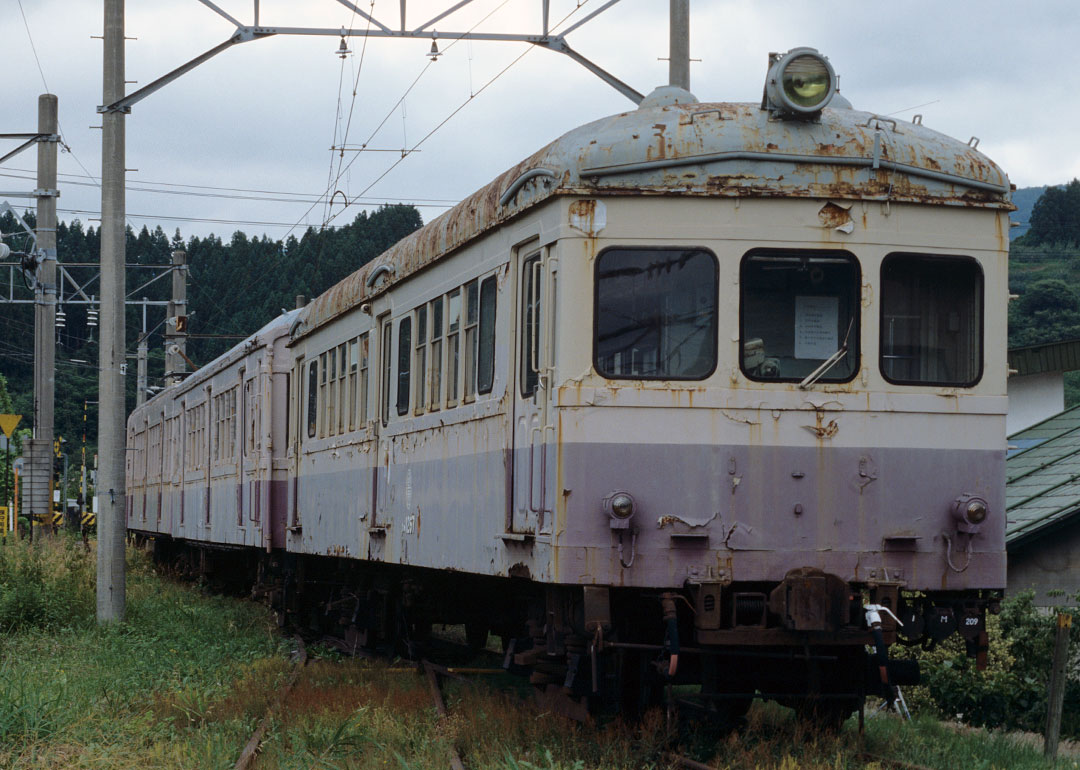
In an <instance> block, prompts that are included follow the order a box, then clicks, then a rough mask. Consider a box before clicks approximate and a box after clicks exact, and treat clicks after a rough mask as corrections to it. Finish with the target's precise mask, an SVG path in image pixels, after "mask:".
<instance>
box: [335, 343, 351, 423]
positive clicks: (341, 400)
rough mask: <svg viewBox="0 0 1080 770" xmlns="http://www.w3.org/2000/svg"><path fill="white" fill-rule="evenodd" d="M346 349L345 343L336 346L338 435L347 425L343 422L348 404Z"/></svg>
mask: <svg viewBox="0 0 1080 770" xmlns="http://www.w3.org/2000/svg"><path fill="white" fill-rule="evenodd" d="M345 353H346V347H345V343H344V342H343V343H341V344H340V345H338V349H337V360H338V385H337V428H336V429H335V431H334V432H335V433H337V434H338V435H340V434H342V433H344V432H345V429H346V427H347V426H348V423H347V422H346V421H345V410H346V404H347V402H348V388H347V387H346V380H345V378H346V377H347V376H348V366H347V363H348V362H347V360H346V358H345Z"/></svg>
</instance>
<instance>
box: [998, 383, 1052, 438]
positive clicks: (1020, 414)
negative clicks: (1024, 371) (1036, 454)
mask: <svg viewBox="0 0 1080 770" xmlns="http://www.w3.org/2000/svg"><path fill="white" fill-rule="evenodd" d="M1064 409H1065V376H1064V375H1063V374H1062V373H1061V372H1044V373H1042V374H1028V375H1025V376H1023V377H1015V376H1014V377H1010V378H1009V414H1008V416H1007V417H1006V418H1005V435H1007V436H1011V435H1012V434H1014V433H1019V432H1020V431H1022V430H1024V429H1025V428H1030V427H1031V426H1032V425H1034V424H1035V423H1037V422H1042V421H1043V420H1045V419H1046V418H1048V417H1053V416H1054V415H1055V414H1057V413H1058V412H1061V411H1063V410H1064Z"/></svg>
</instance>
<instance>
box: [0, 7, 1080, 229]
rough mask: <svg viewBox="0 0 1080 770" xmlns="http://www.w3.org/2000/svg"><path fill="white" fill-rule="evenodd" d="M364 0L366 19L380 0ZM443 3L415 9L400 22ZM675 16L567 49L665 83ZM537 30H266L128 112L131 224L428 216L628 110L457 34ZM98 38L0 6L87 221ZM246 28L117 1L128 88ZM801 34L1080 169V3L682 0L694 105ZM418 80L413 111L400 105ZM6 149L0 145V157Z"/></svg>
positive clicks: (870, 79)
mask: <svg viewBox="0 0 1080 770" xmlns="http://www.w3.org/2000/svg"><path fill="white" fill-rule="evenodd" d="M357 2H358V4H359V5H360V6H361V7H362V8H364V9H365V10H367V9H369V7H370V3H371V0H357ZM454 4H455V0H437V1H435V0H432V1H421V0H408V8H407V23H408V26H409V27H410V28H413V27H417V26H420V24H422V23H423V22H425V21H427V20H428V19H429V18H431V17H433V16H435V15H437V14H438V13H440V12H442V11H443V10H446V9H447V8H449V7H451V6H452V5H454ZM602 4H603V0H583V1H582V2H581V4H580V7H578V1H577V0H551V19H552V24H553V25H554V24H555V22H556V21H558V20H560V19H563V18H564V17H568V18H567V20H566V22H565V23H564V24H563V26H562V28H563V29H565V28H566V27H568V26H569V25H571V24H573V23H575V21H577V20H579V19H581V18H583V17H584V16H586V15H587V14H589V13H591V12H592V11H594V10H596V9H597V8H599V7H601V6H602ZM217 5H218V6H219V7H221V8H222V9H224V10H225V11H226V12H228V13H229V14H230V15H232V16H233V17H234V18H237V19H238V20H239V21H240V22H242V23H243V24H250V23H252V21H253V2H252V0H217ZM373 15H374V16H375V18H377V19H378V20H379V21H380V22H382V23H384V24H386V25H387V26H389V27H391V28H395V29H396V28H397V27H398V26H399V1H398V0H376V2H375V3H374V10H373ZM667 16H668V2H667V0H622V2H620V3H619V4H617V5H615V6H614V7H612V8H611V9H609V10H608V11H606V12H605V13H603V14H601V15H600V16H598V17H596V18H595V19H593V20H592V21H590V22H589V23H588V24H586V25H585V26H583V27H581V28H580V29H578V30H576V31H574V32H573V33H571V34H570V36H569V37H568V41H569V42H570V43H571V44H572V45H573V46H574V47H575V49H577V50H578V51H580V52H581V53H582V54H583V55H585V56H587V57H589V58H590V59H592V60H593V61H595V62H596V63H598V64H599V65H601V66H602V67H604V68H605V69H607V70H608V71H610V72H612V73H613V74H615V75H616V76H618V77H619V78H621V79H623V80H624V81H626V82H627V83H629V84H630V85H632V86H633V87H635V88H636V89H637V90H639V91H641V92H643V93H647V92H648V91H650V90H651V89H652V88H653V87H655V86H657V85H660V84H663V83H666V82H667V62H666V61H661V60H660V59H661V58H662V57H665V56H666V55H667V45H668V38H667V34H668V33H667V29H668V25H667ZM485 17H487V18H486V19H485ZM260 22H261V24H263V25H266V26H269V25H277V26H315V27H330V28H335V29H336V28H340V27H346V28H349V27H351V28H354V29H364V28H365V26H366V22H365V20H364V19H363V18H361V17H359V16H357V15H354V14H353V12H352V11H350V10H348V9H347V8H345V7H344V6H343V5H342V4H340V3H339V2H337V0H305V1H304V2H287V1H285V0H262V2H261V18H260ZM540 24H541V2H540V0H505V1H504V0H473V2H472V3H471V4H469V5H467V6H465V7H464V8H462V9H460V10H459V11H457V12H455V13H454V14H452V15H451V16H449V17H447V18H446V19H443V20H442V21H440V22H439V23H438V24H437V25H436V29H437V30H438V31H439V33H440V39H439V45H440V48H441V49H442V50H444V51H446V53H445V54H444V55H443V56H441V57H440V58H439V60H438V61H436V62H434V63H429V61H428V59H427V57H426V56H425V54H426V53H427V51H428V49H429V48H430V40H376V39H372V40H370V41H369V42H368V44H367V46H366V50H365V47H364V42H363V40H362V39H361V38H355V37H354V38H350V41H349V46H350V48H351V50H352V53H351V54H350V55H349V56H347V57H346V58H345V59H344V60H342V59H340V58H339V57H337V56H336V55H335V51H336V49H337V47H338V43H339V40H338V38H336V37H298V36H277V37H273V38H268V39H262V40H257V41H253V42H249V43H244V44H242V45H238V46H235V47H233V48H232V49H230V50H228V51H226V52H225V53H223V54H221V55H219V56H218V57H217V58H214V59H212V60H210V61H209V62H207V63H205V64H203V65H202V66H200V67H199V68H198V69H196V70H195V71H193V72H191V73H189V74H187V75H185V76H184V77H182V78H181V79H179V80H177V81H176V82H174V83H172V84H171V85H169V86H167V87H165V88H164V89H163V90H161V91H159V92H158V93H156V94H153V95H152V96H150V97H148V98H147V99H146V100H145V101H143V102H140V103H139V104H137V105H135V107H134V108H133V111H132V113H131V115H130V116H129V117H128V119H127V152H128V155H127V166H128V168H129V169H132V170H131V171H130V172H129V174H128V187H129V192H128V198H127V211H128V215H129V223H130V224H131V225H133V226H135V227H141V226H143V225H144V224H146V225H150V226H151V227H153V226H154V225H157V224H160V225H161V226H162V227H163V228H164V229H165V231H166V232H167V233H169V234H170V235H171V234H172V233H173V231H174V230H175V229H176V228H177V227H179V228H180V231H181V234H182V235H183V236H184V237H185V238H186V237H187V236H190V235H200V236H201V235H206V234H208V233H211V232H213V233H216V234H217V235H219V236H222V237H223V238H225V239H228V238H229V237H230V236H231V234H232V232H233V231H235V230H238V229H239V230H243V231H245V232H247V233H248V234H249V235H252V234H262V233H266V234H267V235H269V236H270V237H272V238H280V237H283V236H284V235H286V234H287V233H289V232H290V231H291V232H293V233H294V234H297V235H299V234H300V232H302V229H303V227H305V226H307V225H315V226H319V225H321V224H322V223H323V222H324V220H326V219H327V218H328V212H327V210H326V206H325V205H324V204H321V203H316V201H317V199H318V198H319V196H320V195H323V194H324V192H325V191H326V189H327V188H328V186H330V187H331V188H332V189H338V190H341V191H342V192H343V193H344V194H345V196H346V197H347V198H348V199H349V200H350V201H351V200H354V199H356V200H360V201H367V202H376V203H377V202H379V201H392V202H397V201H404V202H410V203H415V204H416V205H418V206H419V207H420V211H421V213H422V215H423V217H424V219H425V221H428V220H430V219H432V218H434V217H435V216H437V215H438V214H439V213H441V212H442V211H444V210H445V209H446V207H447V206H448V205H449V204H450V203H452V202H454V201H457V200H459V199H460V198H462V197H464V196H465V195H468V194H469V193H471V192H472V191H473V190H475V189H477V188H479V187H481V186H483V185H484V184H486V183H487V182H488V181H490V180H491V179H492V178H493V177H494V176H495V175H497V174H499V173H501V172H502V171H504V170H505V169H506V168H508V167H509V166H511V165H513V164H515V163H516V162H518V161H519V160H520V159H522V158H523V157H525V156H527V155H529V154H531V153H532V152H534V151H535V150H537V149H538V148H540V147H541V146H543V145H544V144H546V143H547V142H549V141H551V140H552V139H555V138H556V137H558V136H559V135H561V134H562V133H564V132H566V131H568V130H569V129H571V128H573V127H575V126H577V125H580V124H582V123H585V122H587V121H591V120H594V119H596V118H599V117H603V116H605V115H609V114H611V113H615V112H620V111H623V110H626V109H630V108H632V106H633V105H632V104H631V103H630V102H629V101H628V100H627V99H626V98H625V97H623V96H621V95H620V94H619V93H618V92H616V91H615V90H614V89H612V88H611V87H610V86H608V85H606V84H605V83H603V82H602V81H601V80H600V79H598V78H597V77H595V76H594V75H592V74H591V73H589V72H588V71H586V70H585V69H584V68H582V67H581V66H579V65H577V64H575V63H574V62H572V61H571V60H569V59H568V58H566V57H564V56H560V55H558V54H555V53H552V52H549V51H545V50H540V49H532V50H530V52H529V53H528V54H527V55H525V56H524V57H523V58H521V59H520V60H519V61H517V62H516V63H513V64H512V66H509V69H506V71H505V72H502V71H503V70H504V69H505V68H507V67H508V65H511V63H512V62H514V60H515V59H517V58H518V57H519V56H520V55H521V54H522V52H523V51H526V50H529V49H530V46H528V45H527V44H524V43H489V42H473V43H469V42H464V41H462V42H460V43H458V44H456V45H453V46H452V47H450V43H451V42H452V41H451V40H449V39H448V38H447V37H446V36H448V35H450V34H452V33H454V32H464V31H467V30H473V29H475V31H477V32H520V33H537V32H539V30H540ZM101 28H102V3H101V2H95V1H91V0H2V2H0V64H2V67H3V72H4V79H3V86H2V87H0V93H2V94H3V100H2V104H3V106H4V111H3V112H2V113H0V133H14V132H26V131H33V130H35V129H36V123H37V117H36V112H37V96H38V94H40V93H43V92H44V91H45V90H46V83H47V89H48V91H50V92H51V93H54V94H57V95H58V96H59V102H60V123H61V130H62V134H63V138H64V141H65V142H66V143H67V145H68V146H69V147H70V149H71V152H70V153H64V154H62V155H61V156H60V161H59V168H60V173H61V178H60V189H61V198H60V205H59V207H60V212H61V213H60V217H61V219H64V220H67V221H70V220H72V219H74V218H79V219H81V220H82V221H83V222H84V223H92V224H94V225H95V226H97V222H96V221H92V220H93V219H94V218H95V217H96V216H97V213H96V212H97V211H98V210H99V208H100V192H99V190H98V188H96V187H95V186H93V183H92V181H91V180H88V179H86V178H85V175H86V174H87V172H89V174H91V175H92V176H93V177H95V178H98V177H99V176H100V169H101V161H100V148H101V132H100V130H95V129H94V128H91V126H100V124H101V121H100V118H99V116H98V115H97V114H96V106H97V105H98V104H100V103H101V58H102V56H101V54H102V52H101V41H100V40H98V39H92V37H91V36H92V35H100V34H101ZM233 29H234V26H233V25H232V24H230V23H229V22H228V21H226V20H225V19H223V18H221V17H220V16H219V15H217V14H216V13H214V12H213V11H212V10H211V9H209V8H207V7H206V6H205V5H203V4H202V3H200V2H198V0H128V3H127V35H128V36H129V37H131V38H135V39H133V40H130V41H129V43H128V47H127V78H128V79H129V80H133V81H137V83H136V84H132V85H130V86H129V89H135V88H138V87H139V85H142V84H146V83H148V82H150V81H151V80H154V79H155V78H157V77H159V76H161V75H163V74H164V73H166V72H167V71H169V70H171V69H172V68H174V67H176V66H178V65H179V64H181V63H183V62H185V61H187V60H188V59H191V58H193V57H194V56H196V55H198V54H200V53H202V52H203V51H205V50H206V49H208V48H210V47H212V46H214V45H216V44H218V43H220V42H221V41H223V40H225V39H226V38H228V37H229V36H230V35H231V34H232V32H233ZM31 40H32V41H33V42H32V44H31ZM799 45H809V46H813V47H816V48H818V49H819V50H820V51H821V52H822V53H824V54H826V55H827V56H828V57H829V58H830V61H831V62H832V63H833V66H834V67H835V69H836V71H837V73H838V74H839V75H840V86H841V91H842V93H844V95H845V96H847V98H848V99H850V100H851V102H852V103H853V105H854V106H855V108H856V109H861V110H868V111H872V112H877V113H879V114H892V115H895V116H896V117H897V118H900V119H904V120H908V119H910V118H911V117H912V115H914V114H916V113H920V114H922V115H923V123H924V124H925V125H927V126H929V127H930V128H933V129H936V130H938V131H941V132H943V133H946V134H949V135H951V136H953V137H956V138H958V139H960V140H962V141H967V140H968V138H969V137H971V136H977V137H979V139H980V141H981V143H980V144H979V149H980V150H981V151H983V152H984V153H986V154H987V155H988V156H989V157H990V158H992V159H993V160H994V161H996V162H997V163H999V164H1000V165H1001V166H1002V167H1003V168H1004V169H1005V170H1006V172H1007V173H1008V174H1009V176H1010V177H1011V179H1012V181H1013V182H1014V183H1015V184H1017V185H1018V186H1020V187H1026V186H1031V185H1044V184H1058V183H1062V182H1066V181H1068V180H1070V179H1072V178H1073V177H1077V176H1080V142H1078V141H1077V138H1076V136H1077V135H1076V132H1077V128H1076V127H1077V125H1080V100H1078V99H1077V98H1076V94H1075V92H1072V91H1069V90H1068V89H1069V88H1076V87H1077V86H1080V4H1077V3H1076V2H1075V0H1058V1H1035V2H1032V3H1029V4H1025V5H1021V4H1019V3H1016V2H1002V1H999V0H981V1H980V2H941V1H940V0H937V1H935V2H901V3H896V2H893V3H881V2H851V0H847V1H846V2H835V1H834V0H819V1H818V2H813V3H811V2H794V1H789V2H781V1H780V0H777V1H775V2H774V1H770V0H756V1H755V2H750V1H749V0H744V1H743V2H726V1H725V0H692V2H691V55H692V57H693V58H695V59H700V61H698V62H694V63H693V64H692V65H691V81H692V83H691V90H692V91H693V92H694V93H695V94H696V95H697V96H698V98H700V99H702V100H708V101H757V100H759V99H760V96H761V88H762V82H763V79H764V74H765V72H764V71H765V61H766V55H767V54H768V52H770V51H786V50H788V49H790V48H793V47H795V46H799ZM32 46H33V47H32ZM34 49H36V54H37V59H38V60H40V71H39V67H38V64H37V62H36V61H35V54H34ZM361 53H363V60H362V62H361ZM500 72H502V74H501V75H500V74H499V73H500ZM43 77H44V82H43ZM418 78H419V79H418ZM493 79H494V80H493ZM413 81H416V84H415V86H413V88H412V90H411V92H410V93H409V94H408V96H407V97H406V98H405V100H404V105H403V108H402V107H401V106H399V107H397V108H395V104H396V103H397V102H398V101H399V99H400V98H401V97H402V95H403V94H404V93H405V91H406V89H408V88H409V86H410V84H412V83H413ZM354 84H355V87H356V97H355V99H354V98H353V89H354ZM485 85H486V88H485ZM1062 89H1066V90H1062ZM471 94H476V96H475V97H473V98H471V99H470V95H471ZM455 110H459V111H457V112H456V114H453V117H450V118H449V120H447V121H446V122H445V124H443V125H442V126H441V127H440V128H438V129H437V130H435V131H434V133H432V134H431V136H430V138H427V139H426V140H425V141H423V142H422V143H421V144H420V145H419V147H418V149H419V151H418V152H415V153H413V154H411V155H409V157H407V158H405V159H404V160H402V158H401V150H402V149H403V148H406V149H412V148H413V147H414V146H416V145H417V143H418V142H420V141H421V140H422V139H424V137H425V136H426V135H428V134H429V132H431V131H432V130H433V129H435V128H436V127H437V126H438V125H439V124H440V123H442V122H443V121H444V120H446V119H447V118H448V117H449V116H451V114H452V113H454V112H455ZM384 119H385V122H383V121H384ZM380 123H382V128H381V129H379V130H376V129H377V127H378V126H379V125H380ZM347 124H348V133H347V142H348V144H349V145H354V146H355V145H360V144H364V143H366V144H367V146H368V147H370V148H373V149H377V150H389V151H390V152H365V153H359V154H358V153H354V152H347V153H346V154H345V157H344V160H343V162H342V164H341V165H342V167H343V168H342V170H341V171H340V172H339V171H338V170H337V163H338V160H337V156H336V155H333V154H332V153H331V152H330V147H331V145H332V144H334V143H335V137H337V139H336V141H337V142H339V143H340V142H341V138H342V136H343V134H344V132H345V131H346V125H347ZM14 146H15V144H14V143H13V142H11V141H7V140H0V154H4V153H5V152H7V151H8V150H9V149H14ZM332 162H333V165H332ZM34 163H35V158H34V153H32V152H29V151H28V152H24V153H23V154H21V155H19V156H16V157H15V158H13V159H11V160H9V161H7V162H6V163H4V164H3V165H2V166H0V175H2V176H0V191H18V190H30V189H32V188H33V182H32V179H31V178H29V176H30V175H29V174H28V172H32V169H33V168H34ZM395 163H396V164H397V165H396V166H395V165H394V164H395ZM350 164H351V165H350ZM345 166H348V167H347V169H346V168H344V167H345ZM391 166H393V168H392V169H391ZM84 168H85V170H84ZM388 169H391V170H389V173H386V174H385V176H383V177H382V178H381V180H380V179H379V177H380V176H381V175H383V174H384V172H386V171H387V170H388ZM20 177H25V178H20ZM335 180H336V181H335ZM376 180H378V181H376ZM88 182H89V183H90V184H87V183H88ZM77 183H81V184H77ZM213 188H220V189H213ZM151 190H152V191H151ZM251 191H258V192H251ZM361 196H362V197H361ZM251 198H263V199H265V198H288V199H289V200H288V201H284V202H283V201H279V200H252V199H251ZM4 199H5V198H4V196H2V195H0V200H4ZM8 200H10V201H11V202H12V203H13V204H17V205H25V203H23V202H21V201H20V200H18V199H14V198H9V199H8ZM340 200H341V197H340V196H338V197H337V201H338V202H337V203H335V206H334V207H333V209H331V211H330V212H329V215H330V216H333V219H332V222H333V224H335V225H339V224H344V223H346V222H348V221H350V220H351V219H352V217H353V216H355V214H356V212H357V211H359V209H358V208H350V210H349V211H347V212H345V213H342V206H341V205H340ZM75 212H78V213H75ZM215 220H216V221H215ZM291 228H292V229H291Z"/></svg>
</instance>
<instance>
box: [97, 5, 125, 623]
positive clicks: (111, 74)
mask: <svg viewBox="0 0 1080 770" xmlns="http://www.w3.org/2000/svg"><path fill="white" fill-rule="evenodd" d="M104 5H105V29H104V37H105V40H104V42H105V53H104V67H103V71H102V94H103V103H104V104H106V105H111V104H113V103H114V102H115V101H117V100H118V99H120V98H122V97H123V95H124V0H104ZM102 112H103V115H102V133H101V321H100V323H101V326H100V329H101V348H100V350H101V357H100V363H99V375H98V401H99V406H98V457H99V460H98V463H99V465H98V485H97V495H98V503H99V507H100V508H101V510H100V511H98V512H97V522H98V570H97V620H98V623H101V624H104V623H113V622H119V621H121V620H123V619H124V602H125V575H124V541H125V534H126V528H127V521H126V518H127V517H126V514H125V512H126V510H127V505H126V492H127V489H126V479H125V478H124V438H125V436H124V434H125V419H124V418H125V416H126V410H125V408H124V373H125V372H126V370H127V362H126V360H125V351H124V294H125V291H126V285H125V276H124V259H125V244H124V219H125V211H124V208H125V201H124V174H125V169H124V160H125V157H126V154H125V144H124V129H125V126H124V115H125V112H126V110H125V109H123V108H121V109H115V110H109V109H104V108H103V109H102Z"/></svg>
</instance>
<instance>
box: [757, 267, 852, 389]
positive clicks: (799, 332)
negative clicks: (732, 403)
mask: <svg viewBox="0 0 1080 770" xmlns="http://www.w3.org/2000/svg"><path fill="white" fill-rule="evenodd" d="M859 282H860V281H859V263H858V262H857V261H856V259H855V257H854V256H852V255H851V254H848V253H846V252H839V251H828V252H812V251H788V250H775V249H755V250H754V251H751V252H749V253H748V254H747V255H746V256H745V257H744V258H743V261H742V270H741V275H740V281H739V283H740V286H741V297H740V317H739V322H740V329H741V340H742V361H741V364H742V370H743V373H744V374H746V376H747V377H749V378H750V379H752V380H778V381H783V382H803V381H805V380H807V379H809V378H810V377H813V381H815V382H817V381H820V382H846V381H847V380H850V379H851V378H852V377H854V376H855V372H856V371H857V370H858V368H859Z"/></svg>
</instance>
